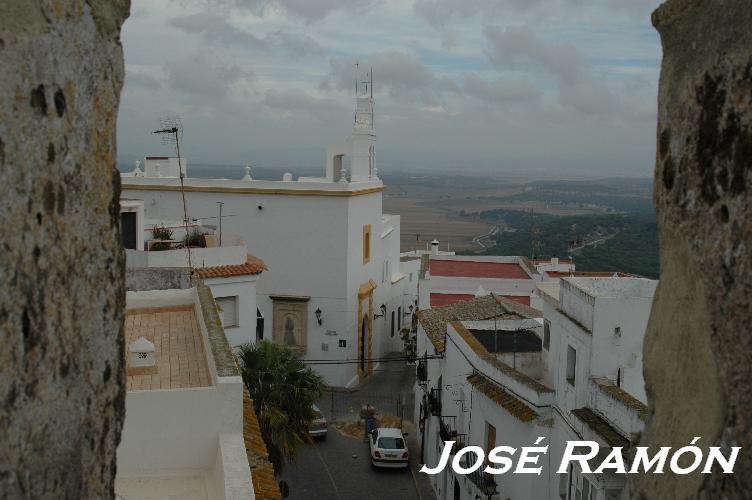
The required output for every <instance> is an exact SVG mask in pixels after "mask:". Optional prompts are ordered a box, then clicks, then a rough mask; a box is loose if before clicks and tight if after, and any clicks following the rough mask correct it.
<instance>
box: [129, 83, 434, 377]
mask: <svg viewBox="0 0 752 500" xmlns="http://www.w3.org/2000/svg"><path fill="white" fill-rule="evenodd" d="M357 115H358V118H360V119H356V122H355V125H354V127H353V134H352V137H351V139H350V140H349V141H348V143H347V144H345V145H343V146H337V147H334V148H329V150H328V153H327V161H326V169H325V175H324V177H307V178H299V179H297V180H290V179H291V178H292V177H291V176H289V175H287V174H286V175H285V177H284V179H285V180H281V181H268V180H252V179H251V177H250V175H246V177H245V178H244V179H243V180H228V179H196V178H190V177H186V178H184V180H183V185H184V192H185V196H186V204H187V212H188V217H196V216H199V217H200V216H204V217H206V216H208V215H214V214H215V213H216V212H217V203H218V202H222V203H224V205H223V212H224V213H225V214H234V216H233V217H227V218H224V219H223V220H222V230H223V231H226V232H227V233H234V234H237V235H239V236H240V237H242V238H243V239H244V240H245V241H246V243H247V245H248V249H249V251H250V252H252V253H253V254H254V255H256V256H258V257H259V258H261V259H262V260H263V261H264V262H265V263H266V264H267V267H268V271H267V272H265V273H264V274H263V275H262V276H261V277H260V278H259V280H258V283H257V306H258V313H259V314H260V317H263V321H264V328H263V332H264V334H263V338H265V339H272V340H275V341H279V342H283V343H284V342H286V341H287V342H290V343H292V344H293V347H295V348H296V350H298V352H300V353H301V356H302V357H303V358H304V359H307V360H324V361H330V362H336V361H340V360H348V361H356V362H349V363H343V364H326V365H324V364H319V365H315V368H316V370H317V371H318V372H319V373H321V375H322V376H324V378H325V380H326V382H327V383H329V384H330V385H334V386H353V385H356V384H357V383H358V382H359V381H361V380H362V379H363V378H364V377H366V376H368V374H370V373H372V372H373V370H374V369H378V367H379V362H378V358H379V357H382V356H383V355H384V354H386V353H388V352H393V351H400V350H402V340H401V336H400V332H399V330H400V329H401V327H405V326H408V325H409V324H410V322H411V319H412V318H411V313H412V309H411V307H410V306H413V307H415V300H416V298H417V281H418V276H417V274H418V265H419V264H418V261H412V262H402V263H401V262H400V255H399V250H400V248H399V242H400V218H399V216H397V215H385V214H383V213H382V193H383V191H384V184H383V183H382V181H381V179H379V177H378V170H377V168H376V164H375V137H376V136H375V133H374V130H373V98H371V97H365V96H359V97H358V98H357ZM361 115H363V116H362V117H361ZM365 115H368V116H365ZM344 156H349V157H350V172H346V171H345V170H344V169H343V165H344V164H345V162H343V161H342V160H343V157H344ZM147 174H148V172H147ZM188 174H190V171H189V172H188ZM176 175H177V174H176ZM122 197H123V198H127V199H129V200H142V201H143V203H144V211H145V217H146V218H148V219H176V220H181V219H183V205H182V199H181V182H180V178H179V177H166V176H164V175H162V176H161V177H149V176H148V175H145V174H144V173H142V172H140V171H139V172H137V174H136V175H133V174H124V175H123V176H122ZM207 222H210V221H207ZM365 288H368V289H369V290H368V291H367V292H366V293H365V295H364V294H363V290H364V289H365ZM275 302H277V305H276V306H275ZM293 304H294V305H293ZM382 305H383V306H384V307H383V308H382V307H381V306H382ZM275 311H276V312H275ZM280 311H282V312H280ZM364 332H365V335H364ZM285 339H286V340H285ZM364 339H365V342H364ZM364 346H365V348H364ZM369 360H371V361H369Z"/></svg>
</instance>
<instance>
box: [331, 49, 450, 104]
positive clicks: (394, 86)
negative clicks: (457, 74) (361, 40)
mask: <svg viewBox="0 0 752 500" xmlns="http://www.w3.org/2000/svg"><path fill="white" fill-rule="evenodd" d="M330 66H331V68H330V73H329V75H328V76H327V77H326V78H324V80H322V82H321V85H320V88H322V89H324V90H326V89H330V88H336V89H339V90H347V89H354V86H355V61H354V60H351V59H344V58H332V59H330ZM360 66H361V67H372V68H374V91H375V92H377V93H378V92H381V91H382V90H386V91H387V92H388V94H389V96H390V97H391V98H393V99H395V100H396V101H399V102H402V103H411V102H419V103H420V104H423V105H427V106H434V105H437V104H439V103H440V102H441V100H442V98H441V94H442V93H445V92H451V93H459V92H460V89H459V87H458V86H457V85H456V84H455V83H454V82H453V81H452V80H450V79H448V78H442V77H437V76H436V75H434V74H433V73H432V72H431V70H430V69H429V68H428V67H427V66H426V65H425V64H423V63H422V62H421V61H420V60H419V59H418V58H417V57H416V56H414V55H413V54H409V53H406V52H397V51H388V52H378V53H375V54H371V55H370V56H369V57H368V59H367V60H366V61H361V63H360Z"/></svg>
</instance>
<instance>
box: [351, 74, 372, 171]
mask: <svg viewBox="0 0 752 500" xmlns="http://www.w3.org/2000/svg"><path fill="white" fill-rule="evenodd" d="M368 78H369V79H368V80H367V81H364V82H361V84H360V85H358V86H356V102H355V124H354V125H353V133H352V159H351V165H350V169H351V175H350V182H361V181H369V180H371V179H373V178H374V177H375V167H376V165H375V151H376V132H375V130H374V124H373V88H372V87H371V85H372V84H373V79H372V76H371V73H369V74H368Z"/></svg>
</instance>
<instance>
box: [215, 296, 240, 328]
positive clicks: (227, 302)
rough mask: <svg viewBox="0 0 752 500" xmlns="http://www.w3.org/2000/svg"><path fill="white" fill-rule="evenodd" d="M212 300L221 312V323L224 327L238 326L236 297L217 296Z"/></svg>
mask: <svg viewBox="0 0 752 500" xmlns="http://www.w3.org/2000/svg"><path fill="white" fill-rule="evenodd" d="M214 300H216V302H217V306H218V307H219V311H220V313H221V314H222V325H223V326H224V327H225V328H233V327H236V326H238V297H237V296H235V297H217V298H216V299H214Z"/></svg>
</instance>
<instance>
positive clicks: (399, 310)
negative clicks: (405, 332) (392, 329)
mask: <svg viewBox="0 0 752 500" xmlns="http://www.w3.org/2000/svg"><path fill="white" fill-rule="evenodd" d="M401 328H402V306H400V307H398V308H397V330H399V329H401Z"/></svg>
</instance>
